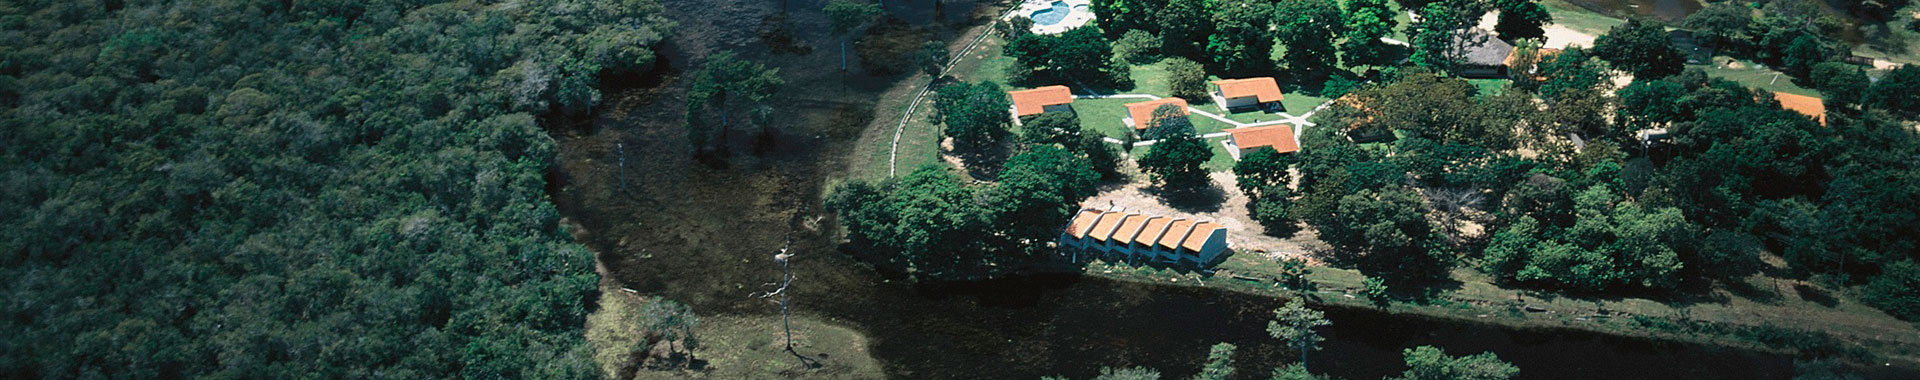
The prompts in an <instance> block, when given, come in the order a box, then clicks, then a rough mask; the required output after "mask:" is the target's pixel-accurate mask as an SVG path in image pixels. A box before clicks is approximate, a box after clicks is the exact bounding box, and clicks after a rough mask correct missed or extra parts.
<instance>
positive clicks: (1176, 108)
mask: <svg viewBox="0 0 1920 380" xmlns="http://www.w3.org/2000/svg"><path fill="white" fill-rule="evenodd" d="M1148 117H1149V118H1150V119H1149V120H1147V130H1146V131H1145V132H1144V133H1141V134H1140V138H1142V139H1147V140H1160V139H1165V138H1168V137H1172V136H1173V135H1182V134H1184V135H1193V134H1194V129H1193V119H1190V118H1188V116H1187V109H1186V108H1185V107H1181V106H1180V105H1179V104H1171V103H1169V104H1162V105H1160V107H1157V108H1154V109H1153V116H1148Z"/></svg>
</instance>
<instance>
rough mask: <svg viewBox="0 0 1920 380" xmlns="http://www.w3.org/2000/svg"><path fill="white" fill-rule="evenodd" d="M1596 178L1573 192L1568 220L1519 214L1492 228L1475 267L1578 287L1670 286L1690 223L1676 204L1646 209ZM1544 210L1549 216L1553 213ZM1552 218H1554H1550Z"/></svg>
mask: <svg viewBox="0 0 1920 380" xmlns="http://www.w3.org/2000/svg"><path fill="white" fill-rule="evenodd" d="M1611 191H1612V190H1609V189H1607V188H1605V187H1601V186H1594V187H1591V188H1588V189H1587V190H1586V191H1583V192H1581V193H1579V194H1578V195H1576V196H1575V197H1574V204H1575V205H1574V211H1575V216H1576V218H1574V219H1573V222H1572V223H1573V224H1572V225H1570V226H1563V225H1555V224H1544V225H1543V224H1541V223H1539V222H1537V221H1536V219H1534V218H1533V217H1530V216H1522V217H1520V218H1519V219H1518V220H1516V221H1515V222H1514V223H1513V224H1511V225H1508V226H1507V227H1506V228H1503V229H1501V230H1500V231H1499V232H1497V233H1495V234H1494V237H1493V239H1492V241H1491V242H1490V243H1488V245H1487V248H1486V251H1485V252H1484V256H1483V258H1482V260H1481V269H1483V270H1486V271H1487V272H1488V273H1492V274H1495V275H1498V276H1501V277H1503V278H1507V279H1510V280H1513V281H1519V282H1528V283H1536V284H1542V285H1545V286H1549V287H1554V288H1562V289H1569V290H1578V291H1599V290H1605V289H1609V288H1616V287H1635V288H1647V289H1668V288H1671V287H1673V286H1674V285H1676V284H1677V283H1678V278H1677V277H1675V275H1676V274H1677V273H1678V272H1679V270H1680V268H1681V267H1683V265H1684V264H1683V263H1682V262H1681V261H1680V251H1682V250H1688V251H1690V250H1691V249H1690V247H1689V246H1688V244H1689V243H1690V242H1691V241H1693V239H1694V237H1693V236H1692V235H1693V234H1694V231H1695V229H1694V227H1693V226H1692V225H1691V224H1689V223H1688V222H1687V221H1686V219H1685V217H1683V216H1681V214H1680V210H1679V209H1675V208H1661V209H1653V210H1647V209H1645V208H1643V207H1642V206H1640V205H1639V204H1636V203H1634V202H1630V201H1621V200H1619V199H1618V198H1617V197H1616V196H1614V195H1613V194H1612V193H1611ZM1543 216H1547V217H1549V218H1555V217H1556V216H1555V215H1553V214H1552V213H1543ZM1548 220H1553V219H1548Z"/></svg>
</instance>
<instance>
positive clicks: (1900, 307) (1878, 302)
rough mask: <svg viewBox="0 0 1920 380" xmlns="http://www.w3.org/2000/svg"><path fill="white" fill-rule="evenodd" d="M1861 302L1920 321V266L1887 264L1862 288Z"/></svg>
mask: <svg viewBox="0 0 1920 380" xmlns="http://www.w3.org/2000/svg"><path fill="white" fill-rule="evenodd" d="M1860 299H1861V300H1862V301H1866V303H1867V304H1868V305H1873V307H1876V308H1880V310H1884V311H1886V312H1887V314H1892V315H1893V316H1895V317H1900V319H1905V320H1909V321H1914V320H1920V264H1915V263H1914V261H1913V260H1901V261H1896V262H1894V263H1893V264H1892V265H1888V266H1887V267H1886V268H1885V269H1883V270H1881V273H1880V276H1878V277H1874V278H1873V281H1871V282H1868V283H1867V287H1865V288H1862V289H1861V297H1860Z"/></svg>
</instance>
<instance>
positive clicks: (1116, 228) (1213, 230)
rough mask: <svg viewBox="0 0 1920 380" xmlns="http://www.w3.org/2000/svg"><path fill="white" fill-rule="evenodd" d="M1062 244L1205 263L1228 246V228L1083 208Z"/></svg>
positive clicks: (1127, 255) (1129, 256)
mask: <svg viewBox="0 0 1920 380" xmlns="http://www.w3.org/2000/svg"><path fill="white" fill-rule="evenodd" d="M1060 246H1061V247H1063V248H1067V249H1074V250H1081V251H1089V252H1096V253H1100V254H1105V255H1109V256H1117V257H1123V258H1127V259H1130V260H1135V261H1137V260H1147V261H1157V262H1167V263H1175V262H1187V263H1192V264H1195V265H1204V264H1207V263H1211V262H1213V260H1214V259H1215V258H1217V257H1219V256H1220V254H1221V253H1223V252H1225V251H1226V249H1227V228H1226V227H1225V226H1221V225H1219V224H1215V223H1213V222H1208V221H1196V220H1191V219H1184V218H1171V217H1166V216H1153V215H1145V214H1138V213H1129V212H1121V211H1101V210H1094V209H1085V210H1080V214H1078V215H1075V216H1074V218H1073V221H1072V222H1071V223H1068V224H1067V228H1066V230H1064V231H1061V232H1060Z"/></svg>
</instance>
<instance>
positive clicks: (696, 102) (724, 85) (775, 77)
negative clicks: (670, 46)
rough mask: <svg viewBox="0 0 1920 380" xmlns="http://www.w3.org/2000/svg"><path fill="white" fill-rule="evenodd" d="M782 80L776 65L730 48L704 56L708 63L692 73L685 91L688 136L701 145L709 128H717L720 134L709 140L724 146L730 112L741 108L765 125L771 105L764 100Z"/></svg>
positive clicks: (755, 120)
mask: <svg viewBox="0 0 1920 380" xmlns="http://www.w3.org/2000/svg"><path fill="white" fill-rule="evenodd" d="M785 84H786V80H785V79H781V78H780V69H779V68H768V67H766V65H762V64H760V63H758V62H753V61H748V60H746V59H744V58H740V56H738V55H735V54H734V53H733V52H731V51H722V52H719V53H715V54H714V55H713V56H710V57H707V63H706V64H705V65H702V66H700V70H699V71H695V72H694V73H693V89H692V90H689V91H687V127H688V128H689V129H691V133H689V139H690V140H691V141H692V142H693V143H694V145H695V146H703V145H704V142H706V141H709V140H707V139H708V137H707V136H708V135H709V134H712V133H713V132H712V131H711V130H710V129H718V130H719V131H718V132H719V134H720V135H719V137H718V138H716V139H713V140H711V141H712V142H713V144H715V145H716V146H719V147H720V148H721V149H725V148H726V143H727V132H728V130H730V129H732V127H731V125H732V121H731V119H732V116H733V114H735V113H739V112H742V111H745V112H746V113H747V114H748V116H749V117H750V120H751V121H753V122H754V123H756V124H759V125H760V126H761V128H763V129H764V128H767V127H768V126H769V124H770V123H769V120H768V119H767V117H768V116H769V113H770V112H771V109H769V108H768V107H767V105H766V100H767V98H769V97H772V96H773V93H774V92H777V91H779V90H780V87H781V86H783V85H785ZM716 114H717V116H719V117H720V125H719V126H718V127H717V128H715V127H712V124H711V123H712V121H711V119H709V118H710V117H713V116H716Z"/></svg>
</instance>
